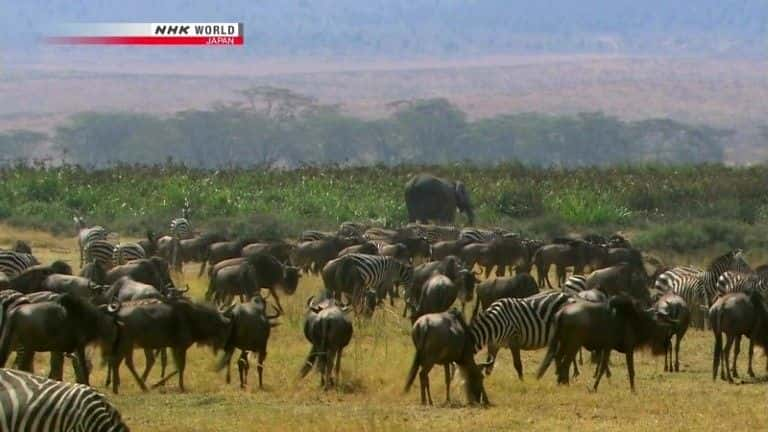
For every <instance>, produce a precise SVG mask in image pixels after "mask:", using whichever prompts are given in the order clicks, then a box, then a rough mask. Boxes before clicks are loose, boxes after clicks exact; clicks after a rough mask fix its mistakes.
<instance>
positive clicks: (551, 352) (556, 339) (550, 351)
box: [536, 310, 562, 379]
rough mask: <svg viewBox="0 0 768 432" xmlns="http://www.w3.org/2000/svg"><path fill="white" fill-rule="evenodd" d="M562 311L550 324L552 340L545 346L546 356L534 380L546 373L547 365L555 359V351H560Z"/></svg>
mask: <svg viewBox="0 0 768 432" xmlns="http://www.w3.org/2000/svg"><path fill="white" fill-rule="evenodd" d="M561 313H562V310H561V311H560V312H558V313H557V315H555V322H554V323H552V325H553V326H554V329H553V332H552V339H550V340H549V345H548V346H547V354H546V355H545V356H544V360H543V361H542V362H541V366H539V370H538V371H537V372H536V379H541V377H543V376H544V374H545V373H546V372H547V369H549V365H551V364H552V360H554V359H555V355H556V354H557V350H558V349H560V316H561Z"/></svg>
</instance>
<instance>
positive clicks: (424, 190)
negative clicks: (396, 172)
mask: <svg viewBox="0 0 768 432" xmlns="http://www.w3.org/2000/svg"><path fill="white" fill-rule="evenodd" d="M405 205H406V207H407V208H408V221H409V222H420V223H428V222H430V221H435V222H440V223H448V224H452V223H453V220H454V219H455V217H456V209H457V208H458V209H459V212H461V213H464V214H465V215H466V216H467V219H468V222H469V224H470V225H472V224H473V223H474V222H475V213H474V211H473V209H472V203H471V202H470V200H469V192H467V189H466V187H465V186H464V183H462V182H460V181H452V180H446V179H443V178H439V177H435V176H433V175H431V174H418V175H416V176H414V177H413V178H411V179H410V180H409V181H408V183H406V184H405Z"/></svg>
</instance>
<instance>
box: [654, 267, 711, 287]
mask: <svg viewBox="0 0 768 432" xmlns="http://www.w3.org/2000/svg"><path fill="white" fill-rule="evenodd" d="M703 271H704V270H702V269H700V268H697V267H688V266H682V267H675V268H672V269H669V270H667V271H665V272H664V273H662V274H660V275H659V277H657V278H656V282H655V284H654V287H655V288H656V289H657V290H659V291H661V292H664V293H667V292H674V290H675V287H676V286H679V285H680V283H681V282H682V281H683V279H685V278H688V277H691V276H696V275H698V274H699V273H702V272H703Z"/></svg>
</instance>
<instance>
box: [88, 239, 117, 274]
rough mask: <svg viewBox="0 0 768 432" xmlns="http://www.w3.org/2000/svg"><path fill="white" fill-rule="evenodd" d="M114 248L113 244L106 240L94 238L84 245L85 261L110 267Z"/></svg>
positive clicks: (106, 267)
mask: <svg viewBox="0 0 768 432" xmlns="http://www.w3.org/2000/svg"><path fill="white" fill-rule="evenodd" d="M114 250H115V245H113V244H112V243H110V242H109V241H107V240H94V241H92V242H90V243H88V245H87V246H86V247H85V251H84V254H85V262H86V263H96V264H99V265H101V266H102V267H104V268H105V269H109V268H112V266H113V264H114V262H113V261H112V254H113V252H114Z"/></svg>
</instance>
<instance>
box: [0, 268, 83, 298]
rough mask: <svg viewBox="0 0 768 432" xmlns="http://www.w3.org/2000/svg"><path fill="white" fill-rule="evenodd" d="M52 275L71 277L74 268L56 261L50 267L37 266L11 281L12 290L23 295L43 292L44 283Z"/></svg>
mask: <svg viewBox="0 0 768 432" xmlns="http://www.w3.org/2000/svg"><path fill="white" fill-rule="evenodd" d="M52 274H64V275H71V274H72V267H70V266H69V264H67V263H65V262H64V261H54V262H52V263H51V264H49V265H36V266H32V267H30V268H28V269H26V270H24V271H22V272H21V273H20V274H19V275H18V276H16V277H14V278H12V279H11V280H10V281H9V285H10V288H11V289H13V290H16V291H19V292H22V293H31V292H36V291H41V290H42V288H41V287H42V284H43V281H45V278H47V277H48V276H50V275H52Z"/></svg>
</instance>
